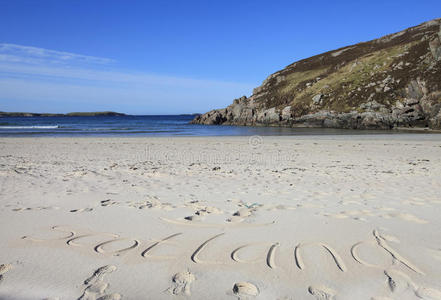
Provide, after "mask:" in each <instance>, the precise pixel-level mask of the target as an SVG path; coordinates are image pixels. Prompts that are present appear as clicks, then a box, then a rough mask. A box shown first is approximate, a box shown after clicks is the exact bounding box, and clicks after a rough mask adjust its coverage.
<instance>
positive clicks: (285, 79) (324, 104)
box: [192, 19, 441, 129]
mask: <svg viewBox="0 0 441 300" xmlns="http://www.w3.org/2000/svg"><path fill="white" fill-rule="evenodd" d="M192 123H193V124H207V125H250V126H287V127H328V128H348V129H393V128H400V127H408V128H409V127H410V128H418V127H420V128H431V129H441V19H436V20H432V21H429V22H425V23H423V24H421V25H419V26H415V27H411V28H408V29H406V30H403V31H400V32H398V33H395V34H391V35H387V36H384V37H382V38H379V39H376V40H372V41H369V42H363V43H359V44H356V45H353V46H348V47H344V48H340V49H337V50H334V51H330V52H326V53H323V54H320V55H316V56H313V57H310V58H307V59H304V60H300V61H298V62H295V63H293V64H291V65H289V66H287V67H286V68H285V69H283V70H280V71H278V72H276V73H274V74H271V75H270V76H269V77H268V78H267V79H266V80H265V81H264V82H263V83H262V85H261V86H259V87H257V88H255V89H254V90H253V94H252V95H251V96H250V97H246V96H243V97H241V98H238V99H235V100H234V101H233V104H231V105H230V106H228V107H226V108H223V109H215V110H212V111H210V112H207V113H205V114H202V115H199V116H196V117H195V119H194V120H193V121H192Z"/></svg>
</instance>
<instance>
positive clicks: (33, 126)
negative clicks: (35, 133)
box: [0, 125, 60, 129]
mask: <svg viewBox="0 0 441 300" xmlns="http://www.w3.org/2000/svg"><path fill="white" fill-rule="evenodd" d="M57 128H60V127H59V126H58V125H53V126H40V125H32V126H0V129H57Z"/></svg>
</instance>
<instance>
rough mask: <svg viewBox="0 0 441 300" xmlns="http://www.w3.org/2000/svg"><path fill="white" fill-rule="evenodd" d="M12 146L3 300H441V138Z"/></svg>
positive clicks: (1, 234)
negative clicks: (185, 299) (189, 299)
mask: <svg viewBox="0 0 441 300" xmlns="http://www.w3.org/2000/svg"><path fill="white" fill-rule="evenodd" d="M255 140H256V139H253V140H252V141H251V142H250V139H249V138H248V137H219V138H215V137H212V138H208V137H207V138H205V137H204V138H202V137H195V138H187V137H185V138H184V137H183V138H99V139H95V138H93V139H92V138H36V139H33V138H25V139H22V138H11V139H1V140H0V199H1V201H0V226H1V227H0V228H1V230H0V299H184V298H191V299H377V300H380V299H400V300H402V299H441V218H440V214H441V196H440V195H441V176H440V174H441V136H439V135H425V134H421V135H407V134H403V135H378V136H326V137H320V136H310V137H305V136H303V137H263V138H262V139H259V142H258V143H256V142H255Z"/></svg>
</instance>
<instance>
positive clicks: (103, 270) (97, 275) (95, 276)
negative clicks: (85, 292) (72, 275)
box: [84, 265, 116, 284]
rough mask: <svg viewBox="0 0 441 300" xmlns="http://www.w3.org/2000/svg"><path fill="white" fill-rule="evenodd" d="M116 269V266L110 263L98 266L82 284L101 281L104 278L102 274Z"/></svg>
mask: <svg viewBox="0 0 441 300" xmlns="http://www.w3.org/2000/svg"><path fill="white" fill-rule="evenodd" d="M114 271H116V267H115V266H112V265H107V266H104V267H101V268H98V269H97V270H96V271H95V272H94V273H93V274H92V276H90V277H89V278H87V279H86V280H84V284H90V283H94V282H98V281H102V280H103V278H104V275H106V274H109V273H112V272H114Z"/></svg>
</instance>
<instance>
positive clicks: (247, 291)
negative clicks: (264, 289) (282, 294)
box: [233, 282, 259, 299]
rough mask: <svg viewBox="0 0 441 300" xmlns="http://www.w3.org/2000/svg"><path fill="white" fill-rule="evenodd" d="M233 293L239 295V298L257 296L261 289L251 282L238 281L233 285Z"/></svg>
mask: <svg viewBox="0 0 441 300" xmlns="http://www.w3.org/2000/svg"><path fill="white" fill-rule="evenodd" d="M233 293H234V294H235V295H236V296H238V298H239V299H242V298H245V299H246V298H248V297H256V296H257V295H259V289H258V288H257V286H255V285H254V284H252V283H249V282H238V283H235V284H234V286H233Z"/></svg>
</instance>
